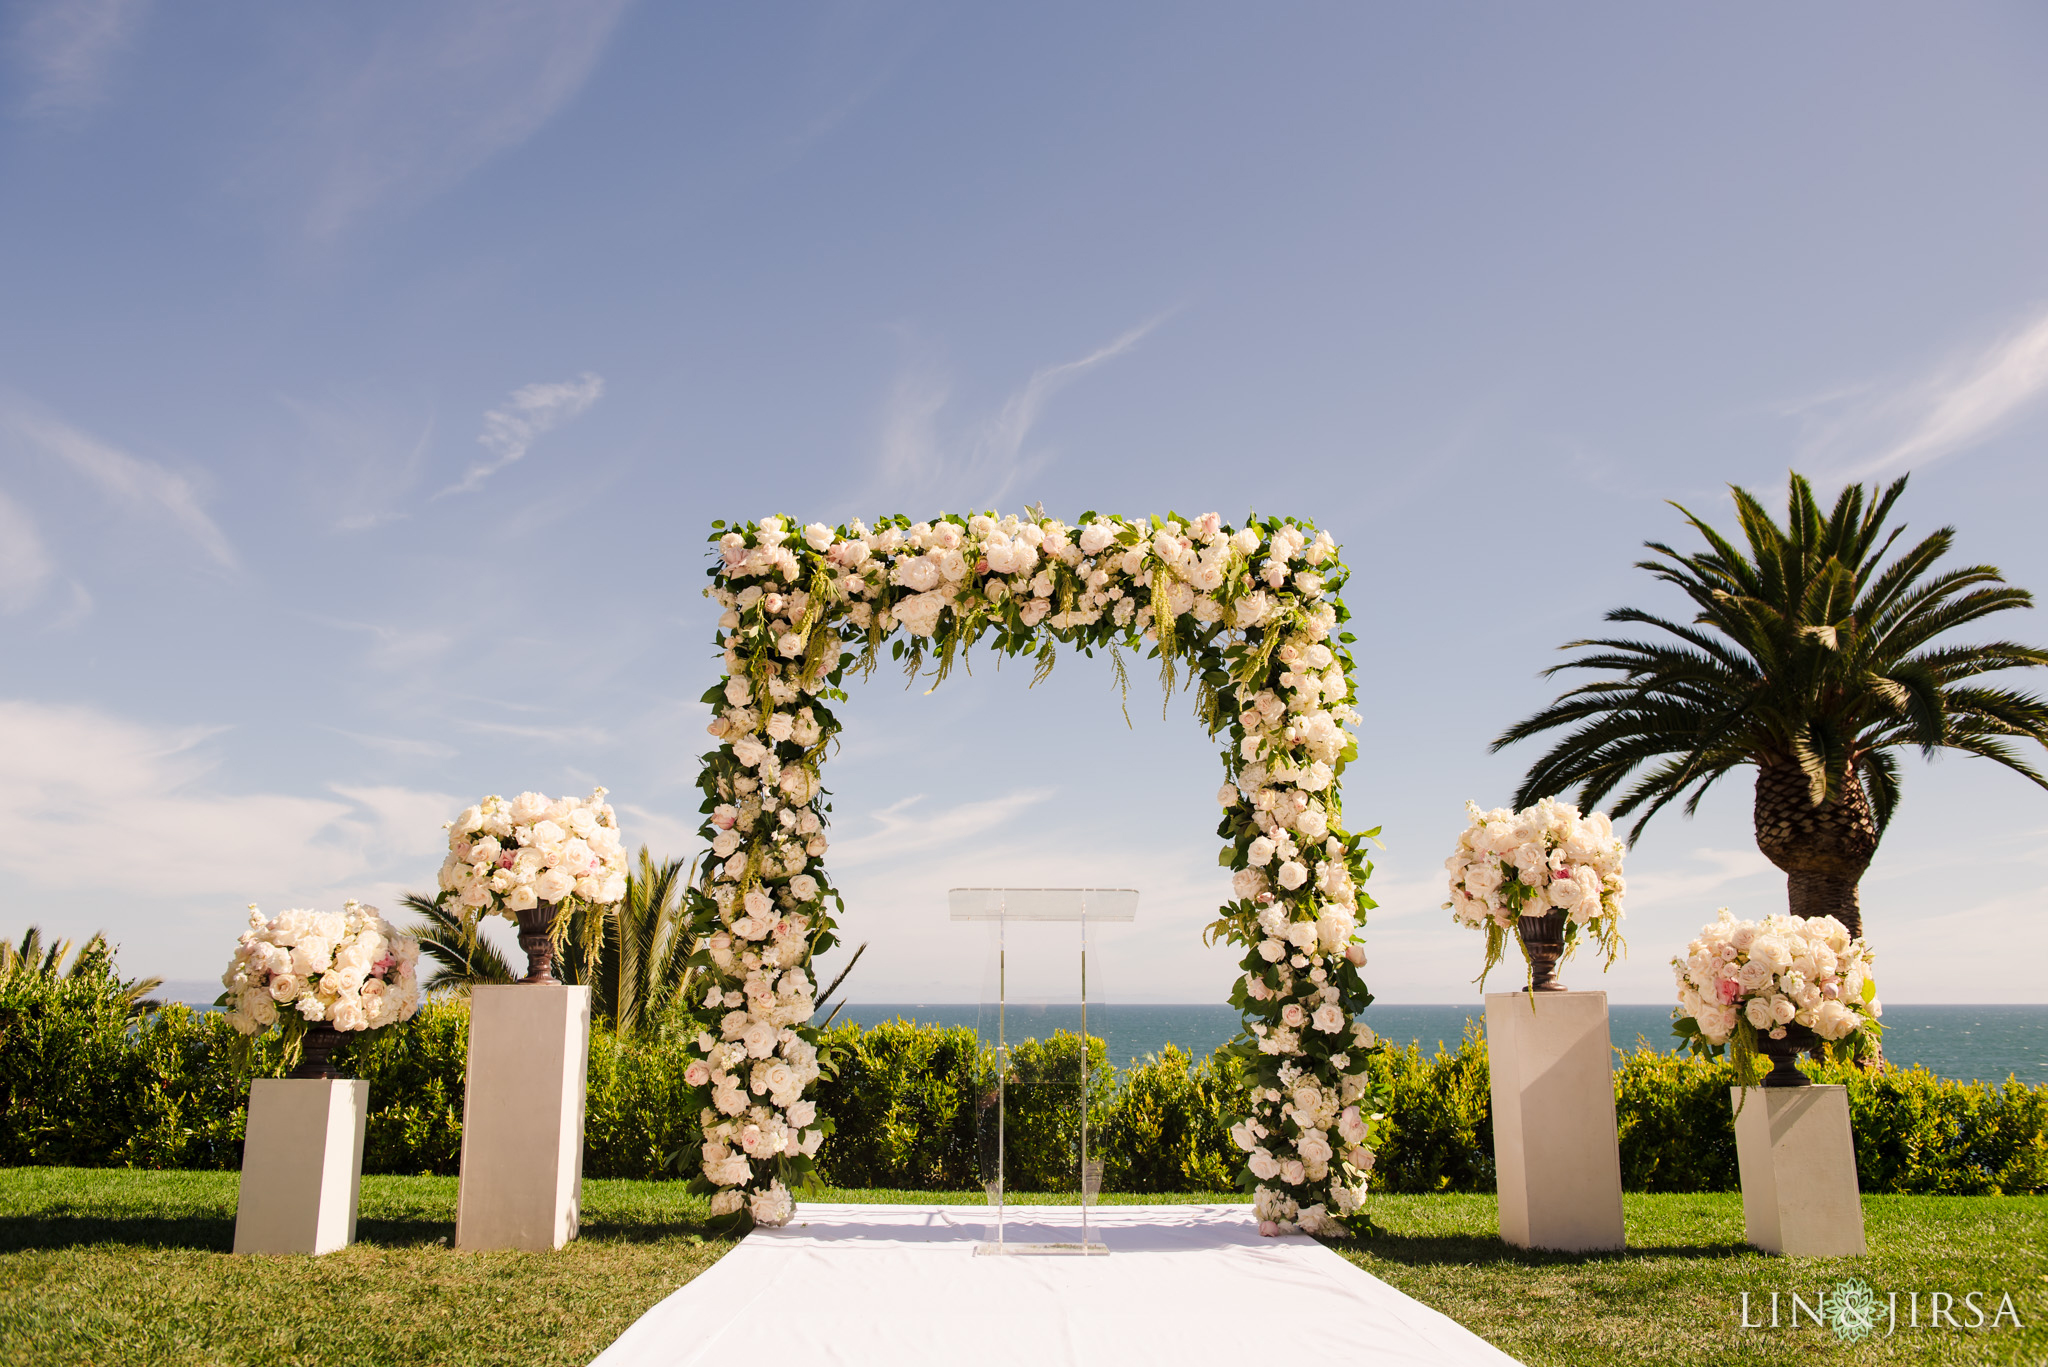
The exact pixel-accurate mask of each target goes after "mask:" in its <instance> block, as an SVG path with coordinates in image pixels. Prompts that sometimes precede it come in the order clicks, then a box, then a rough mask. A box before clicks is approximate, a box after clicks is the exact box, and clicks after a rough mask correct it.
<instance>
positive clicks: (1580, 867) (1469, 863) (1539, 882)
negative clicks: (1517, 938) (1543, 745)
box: [1444, 798, 1628, 930]
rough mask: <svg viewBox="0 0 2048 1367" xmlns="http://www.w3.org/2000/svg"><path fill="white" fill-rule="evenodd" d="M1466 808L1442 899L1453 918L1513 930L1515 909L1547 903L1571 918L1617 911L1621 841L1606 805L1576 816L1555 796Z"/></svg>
mask: <svg viewBox="0 0 2048 1367" xmlns="http://www.w3.org/2000/svg"><path fill="white" fill-rule="evenodd" d="M1465 810H1466V812H1467V813H1469V814H1470V816H1471V824H1470V825H1469V826H1467V827H1466V828H1465V830H1464V832H1463V833H1462V834H1461V835H1459V837H1458V848H1457V849H1456V850H1455V851H1454V852H1453V853H1452V855H1451V857H1450V858H1448V859H1446V860H1445V861H1444V869H1445V870H1446V871H1447V872H1448V873H1449V874H1450V882H1451V900H1450V901H1448V902H1446V903H1444V906H1445V907H1446V908H1447V909H1448V910H1449V911H1450V913H1451V915H1452V917H1453V918H1455V919H1456V920H1457V922H1458V924H1460V925H1464V926H1472V927H1475V928H1479V929H1484V928H1485V927H1486V926H1487V925H1488V924H1489V923H1491V924H1493V925H1495V926H1498V927H1500V928H1501V929H1502V930H1510V929H1513V927H1514V923H1515V918H1516V917H1518V916H1542V915H1545V914H1547V913H1549V912H1550V911H1552V910H1559V911H1563V912H1564V913H1565V915H1566V917H1567V918H1569V920H1570V922H1571V923H1572V924H1573V925H1574V926H1583V925H1590V924H1592V923H1593V922H1596V921H1600V920H1603V919H1604V920H1609V921H1619V920H1620V919H1621V915H1622V908H1621V899H1622V897H1623V895H1624V894H1625V893H1626V892H1627V891H1628V884H1627V882H1626V881H1625V880H1624V879H1623V878H1622V876H1621V862H1622V856H1623V855H1624V854H1625V853H1626V849H1625V847H1624V846H1623V845H1622V843H1621V841H1620V840H1619V839H1617V838H1616V837H1615V834H1614V826H1613V824H1612V823H1611V822H1610V821H1608V819H1607V814H1606V813H1605V812H1594V813H1593V814H1592V815H1591V816H1580V815H1579V809H1578V808H1577V807H1574V806H1572V805H1571V804H1570V803H1568V802H1558V801H1556V800H1555V799H1552V798H1544V799H1543V800H1542V801H1541V802H1538V803H1537V804H1536V805H1535V806H1533V807H1529V808H1525V809H1524V810H1522V811H1519V812H1511V811H1509V810H1508V809H1506V808H1505V807H1496V808H1494V809H1493V810H1492V811H1490V812H1482V811H1480V810H1479V804H1478V803H1476V802H1468V803H1466V804H1465Z"/></svg>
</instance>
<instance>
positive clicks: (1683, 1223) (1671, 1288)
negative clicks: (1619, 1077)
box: [1331, 1192, 2048, 1367]
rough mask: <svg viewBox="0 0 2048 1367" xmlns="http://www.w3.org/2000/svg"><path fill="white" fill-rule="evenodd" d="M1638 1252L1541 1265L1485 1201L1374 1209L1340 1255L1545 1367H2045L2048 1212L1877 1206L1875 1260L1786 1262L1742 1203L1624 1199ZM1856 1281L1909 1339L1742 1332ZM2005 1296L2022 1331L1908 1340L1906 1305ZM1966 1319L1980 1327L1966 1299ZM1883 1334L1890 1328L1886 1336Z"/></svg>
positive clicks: (1919, 1201) (1991, 1300)
mask: <svg viewBox="0 0 2048 1367" xmlns="http://www.w3.org/2000/svg"><path fill="white" fill-rule="evenodd" d="M1622 1205H1623V1218H1624V1221H1625V1226H1626V1230H1627V1238H1628V1251H1627V1252H1626V1253H1622V1254H1606V1255H1596V1256H1582V1255H1572V1254H1562V1253H1534V1252H1525V1251H1523V1250H1521V1249H1516V1248H1511V1247H1509V1246H1508V1245H1506V1244H1504V1243H1502V1242H1500V1239H1499V1237H1498V1234H1499V1225H1498V1223H1497V1221H1496V1219H1495V1215H1494V1198H1493V1197H1491V1196H1486V1195H1444V1196H1402V1195H1383V1196H1375V1197H1373V1198H1372V1204H1371V1210H1372V1213H1373V1216H1374V1218H1375V1219H1377V1220H1378V1221H1379V1223H1380V1225H1381V1226H1382V1227H1383V1228H1384V1229H1385V1230H1386V1233H1384V1234H1382V1235H1380V1236H1379V1237H1377V1238H1372V1239H1364V1240H1347V1241H1342V1242H1337V1243H1333V1244H1332V1245H1331V1246H1332V1247H1333V1248H1335V1249H1336V1250H1337V1252H1339V1253H1341V1254H1342V1255H1343V1256H1344V1257H1345V1258H1346V1259H1348V1260H1349V1261H1350V1262H1352V1263H1354V1264H1356V1265H1357V1266H1359V1267H1362V1268H1364V1269H1365V1270H1366V1271H1368V1272H1370V1273H1372V1274H1373V1275H1374V1276H1376V1277H1378V1278H1380V1279H1381V1280H1382V1281H1385V1282H1387V1283H1388V1284H1390V1285H1392V1286H1395V1287H1398V1288H1399V1289H1401V1290H1402V1291H1405V1292H1407V1293H1408V1294H1409V1295H1411V1296H1413V1297H1415V1298H1416V1299H1417V1300H1419V1301H1422V1302H1424V1303H1426V1304H1428V1305H1432V1306H1434V1307H1436V1308H1437V1309H1438V1310H1441V1311H1443V1312H1444V1313H1445V1314H1447V1315H1449V1316H1450V1317H1451V1318H1453V1319H1455V1320H1457V1321H1459V1322H1460V1323H1462V1324H1464V1325H1465V1326H1466V1327H1467V1328H1469V1329H1472V1330H1473V1331H1474V1332H1476V1333H1478V1334H1480V1335H1482V1336H1484V1337H1485V1338H1486V1339H1487V1340H1488V1341H1489V1342H1491V1343H1493V1344H1494V1345H1495V1346H1497V1347H1499V1348H1502V1349H1504V1350H1505V1351H1507V1352H1509V1353H1511V1354H1513V1355H1514V1356H1516V1357H1518V1358H1521V1359H1522V1360H1523V1361H1525V1362H1527V1363H1529V1364H1531V1367H1536V1365H1537V1364H1568V1365H1570V1367H1577V1364H1581V1363H1584V1364H1600V1367H1623V1364H1631V1363H1646V1364H1647V1363H1654V1364H1657V1365H1658V1367H1677V1365H1678V1364H1694V1363H1697V1364H1700V1365H1701V1367H1723V1365H1724V1364H1725V1365H1727V1367H1735V1364H1758V1367H1761V1365H1762V1364H1766V1363H1768V1364H1771V1365H1772V1367H1783V1364H1785V1363H1787V1362H1791V1361H1797V1362H1798V1363H1799V1364H1800V1367H1808V1365H1809V1364H1812V1367H1820V1365H1821V1364H1836V1363H1840V1364H1845V1365H1846V1364H1851V1363H1853V1364H1858V1367H1861V1364H1879V1363H1902V1364H1904V1363H1911V1364H1915V1367H1919V1364H1949V1363H1996V1364H2008V1363H2009V1364H2025V1365H2026V1367H2038V1365H2039V1364H2041V1363H2044V1362H2048V1331H2044V1326H2048V1198H2042V1197H2030V1196H1866V1197H1864V1198H1863V1225H1864V1236H1865V1240H1866V1242H1867V1243H1868V1245H1869V1247H1870V1250H1871V1251H1870V1253H1869V1254H1867V1255H1866V1256H1864V1257H1860V1258H1778V1257H1771V1256H1769V1255H1766V1254H1763V1253H1759V1252H1757V1251H1756V1250H1755V1249H1753V1248H1751V1247H1749V1245H1747V1244H1745V1243H1744V1242H1743V1241H1742V1197H1741V1195H1740V1193H1737V1192H1711V1193H1704V1194H1698V1195H1683V1194H1667V1193H1656V1194H1645V1193H1630V1194H1628V1195H1625V1196H1624V1197H1623V1198H1622ZM1851 1277H1859V1278H1861V1279H1862V1280H1863V1281H1864V1282H1865V1283H1866V1284H1868V1285H1869V1286H1871V1287H1872V1288H1873V1289H1874V1290H1876V1291H1877V1293H1878V1296H1879V1298H1880V1299H1883V1298H1884V1296H1885V1295H1886V1293H1888V1292H1893V1291H1896V1292H1898V1293H1899V1324H1900V1327H1899V1329H1898V1331H1897V1333H1895V1334H1893V1335H1892V1336H1890V1337H1888V1338H1873V1339H1868V1340H1865V1341H1864V1342H1862V1343H1860V1344H1856V1345H1853V1346H1852V1345H1848V1344H1845V1343H1843V1342H1841V1341H1840V1340H1839V1339H1837V1338H1836V1336H1835V1334H1834V1332H1833V1331H1832V1330H1830V1329H1825V1328H1816V1327H1814V1326H1813V1325H1812V1324H1811V1323H1810V1322H1806V1321H1804V1320H1802V1323H1801V1325H1800V1327H1799V1328H1798V1329H1792V1328H1789V1327H1781V1328H1777V1329H1770V1328H1752V1329H1745V1328H1744V1327H1743V1326H1742V1322H1741V1296H1742V1293H1743V1292H1745V1291H1747V1292H1749V1293H1750V1294H1749V1299H1750V1306H1751V1312H1750V1320H1751V1323H1753V1324H1754V1323H1759V1322H1763V1321H1767V1320H1768V1319H1769V1315H1770V1301H1771V1293H1772V1292H1774V1291H1776V1292H1780V1293H1783V1298H1781V1300H1780V1307H1781V1318H1782V1317H1783V1316H1785V1315H1789V1313H1790V1301H1789V1295H1790V1293H1791V1292H1794V1291H1797V1292H1799V1293H1800V1295H1801V1296H1802V1298H1803V1299H1804V1300H1805V1301H1806V1303H1807V1304H1809V1305H1811V1304H1813V1303H1814V1301H1815V1300H1816V1298H1817V1293H1819V1292H1822V1291H1825V1290H1827V1289H1829V1288H1832V1287H1833V1286H1835V1285H1836V1284H1838V1283H1840V1282H1842V1281H1845V1280H1847V1279H1848V1278H1851ZM1913 1291H1917V1292H1920V1293H1921V1297H1920V1304H1921V1317H1922V1323H1923V1326H1924V1325H1925V1322H1926V1320H1927V1317H1928V1316H1927V1304H1928V1301H1927V1294H1926V1293H1928V1292H1932V1291H1944V1292H1947V1293H1949V1294H1951V1295H1954V1296H1956V1297H1957V1298H1958V1302H1960V1298H1961V1296H1962V1294H1963V1293H1964V1292H1968V1291H1985V1292H1989V1293H1991V1294H1990V1295H1988V1296H1987V1297H1986V1298H1985V1300H1984V1301H1983V1302H1982V1303H1983V1304H1985V1305H1986V1307H1987V1309H1986V1323H1987V1326H1988V1322H1989V1319H1990V1316H1991V1315H1992V1314H1993V1313H1995V1311H1996V1308H1997V1303H1998V1298H1999V1295H2000V1294H2001V1293H2004V1292H2010V1293H2011V1294H2012V1298H2013V1305H2014V1308H2015V1309H2016V1311H2017V1312H2018V1315H2019V1318H2020V1321H2021V1323H2022V1325H2023V1326H2024V1327H2023V1328H2022V1329H2021V1330H2020V1331H2018V1332H2015V1331H2014V1330H2013V1329H2012V1328H2011V1327H2010V1325H2011V1321H2010V1320H2009V1319H2008V1320H2007V1321H2006V1326H2005V1327H2003V1328H2001V1329H1999V1330H1997V1331H1995V1332H1994V1331H1992V1330H1991V1329H1989V1328H1988V1327H1987V1328H1982V1329H1977V1330H1974V1331H1973V1330H1969V1329H1951V1328H1948V1327H1946V1326H1944V1327H1942V1328H1940V1329H1931V1328H1926V1327H1922V1328H1920V1329H1917V1330H1915V1329H1912V1328H1909V1327H1907V1319H1908V1314H1907V1310H1908V1301H1907V1293H1908V1292H1913ZM1955 1318H1956V1319H1957V1320H1958V1321H1959V1322H1962V1323H1967V1321H1968V1316H1967V1314H1966V1313H1964V1312H1963V1310H1962V1307H1961V1305H1960V1303H1959V1304H1958V1305H1957V1307H1956V1312H1955ZM1878 1332H1879V1333H1880V1334H1882V1333H1883V1332H1884V1331H1883V1328H1882V1327H1880V1329H1879V1331H1878Z"/></svg>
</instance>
